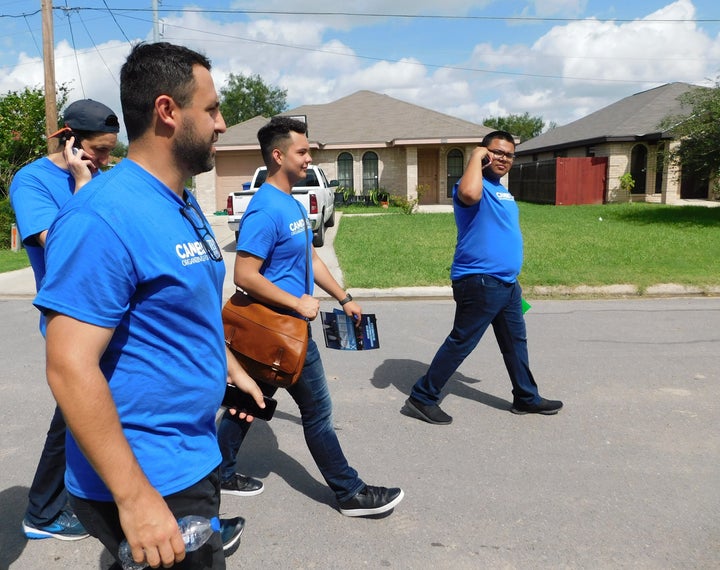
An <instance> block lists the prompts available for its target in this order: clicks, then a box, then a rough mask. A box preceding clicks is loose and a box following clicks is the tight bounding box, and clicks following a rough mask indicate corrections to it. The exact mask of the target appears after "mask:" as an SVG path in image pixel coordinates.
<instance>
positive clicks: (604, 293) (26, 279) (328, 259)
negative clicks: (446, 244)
mask: <svg viewBox="0 0 720 570" xmlns="http://www.w3.org/2000/svg"><path fill="white" fill-rule="evenodd" d="M437 212H452V208H451V207H450V206H442V205H434V206H421V209H420V213H437ZM335 219H336V223H335V226H334V227H332V228H327V230H326V232H325V245H324V246H323V247H319V248H317V252H318V255H319V256H320V258H321V259H322V260H323V261H324V262H325V265H327V266H328V269H329V270H330V272H331V273H332V274H333V277H335V279H336V280H337V281H338V283H340V284H341V285H343V284H344V280H343V274H342V269H341V268H340V264H339V263H338V259H337V256H336V255H335V250H334V248H333V242H334V240H335V235H336V234H337V230H338V227H339V226H340V222H341V220H342V213H341V212H338V213H337V214H336V218H335ZM208 220H209V221H210V225H211V226H212V228H213V231H214V232H215V236H216V238H217V241H218V243H219V244H220V248H221V249H222V251H223V258H224V260H225V266H226V269H227V271H226V274H225V284H224V287H223V296H224V297H226V298H227V297H229V296H230V295H232V293H233V292H234V291H235V286H234V284H233V265H234V262H235V236H234V235H233V233H232V231H230V228H228V225H227V216H214V215H210V216H208ZM350 292H351V293H352V295H353V297H356V298H358V299H384V298H404V299H418V298H425V299H450V298H452V288H451V287H450V286H449V285H447V286H444V287H443V286H438V287H394V288H390V289H372V288H370V289H361V288H351V289H350ZM524 292H525V295H526V296H527V297H529V298H566V297H572V298H582V299H592V298H597V297H602V298H625V297H638V296H641V295H642V296H643V297H676V296H695V297H697V296H701V297H702V296H715V295H720V286H709V287H695V286H693V287H689V286H685V285H679V284H676V283H659V284H657V285H653V286H651V287H648V288H647V289H645V291H640V290H639V289H638V287H636V286H635V285H604V286H598V287H590V286H587V285H580V286H577V287H565V286H555V287H545V286H536V287H528V288H525V289H524ZM316 296H317V297H318V298H321V299H322V298H328V296H327V294H326V293H325V292H324V291H322V290H321V289H316ZM33 297H35V278H34V276H33V272H32V269H31V268H30V267H27V268H25V269H19V270H17V271H9V272H6V273H0V299H23V298H27V299H32V298H33Z"/></svg>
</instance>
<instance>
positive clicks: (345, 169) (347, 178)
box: [337, 152, 353, 188]
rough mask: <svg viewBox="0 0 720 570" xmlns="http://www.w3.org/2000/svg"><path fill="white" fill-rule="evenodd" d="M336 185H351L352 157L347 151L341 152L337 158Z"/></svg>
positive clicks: (348, 186)
mask: <svg viewBox="0 0 720 570" xmlns="http://www.w3.org/2000/svg"><path fill="white" fill-rule="evenodd" d="M337 173H338V186H343V187H345V188H352V187H353V157H352V154H350V153H349V152H341V153H340V156H338V158H337Z"/></svg>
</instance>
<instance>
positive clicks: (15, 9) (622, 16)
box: [0, 0, 720, 125]
mask: <svg viewBox="0 0 720 570" xmlns="http://www.w3.org/2000/svg"><path fill="white" fill-rule="evenodd" d="M158 4H159V19H160V20H159V28H158V29H159V33H160V39H163V40H167V41H171V42H175V43H181V44H184V45H187V46H189V47H192V48H194V49H198V50H200V51H203V52H204V53H205V54H206V55H208V56H209V57H210V58H211V60H212V61H213V66H214V70H213V76H214V78H215V82H216V86H217V87H218V88H219V87H220V86H222V85H223V83H224V82H225V80H226V78H227V76H228V74H229V73H231V72H232V73H236V74H238V73H243V74H259V75H260V76H261V77H262V78H263V79H264V80H265V82H266V83H269V84H271V85H274V86H277V87H281V88H283V89H287V99H288V104H289V106H290V107H291V108H292V107H296V106H299V105H304V104H316V103H325V102H328V101H333V100H335V99H338V98H340V97H342V96H345V95H349V94H351V93H354V92H355V91H358V90H360V89H369V90H372V91H376V92H380V93H385V94H388V95H390V96H392V97H396V98H398V99H402V100H404V101H408V102H410V103H414V104H417V105H421V106H424V107H428V108H431V109H434V110H437V111H440V112H444V113H448V114H451V115H454V116H457V117H460V118H462V119H465V120H468V121H473V122H476V123H481V122H482V121H483V119H485V118H488V117H492V116H503V115H507V114H510V113H516V114H522V113H525V112H528V113H529V114H530V115H532V116H540V117H542V118H543V119H544V120H545V121H546V123H550V122H555V123H557V124H559V125H562V124H566V123H568V122H570V121H573V120H575V119H578V118H580V117H583V116H585V115H587V114H588V113H590V112H592V111H595V110H597V109H599V108H602V107H604V106H606V105H608V104H610V103H612V102H614V101H617V100H619V99H621V98H623V97H626V96H628V95H632V94H633V93H637V92H639V91H644V90H646V89H650V88H652V87H656V86H658V85H662V84H664V83H668V82H673V81H684V82H688V83H695V84H702V85H712V84H714V82H715V80H716V79H717V78H718V76H719V75H720V7H718V2H717V0H676V1H674V2H673V1H670V0H632V1H630V0H624V1H614V0H604V1H601V0H535V1H529V2H519V1H512V0H505V1H502V2H498V1H493V0H445V1H444V2H437V1H433V2H430V1H427V0H413V1H412V2H410V1H407V0H394V1H393V2H392V3H390V2H387V1H386V0H382V1H381V0H370V1H362V0H359V1H357V2H354V3H339V2H337V1H336V0H332V1H330V0H306V1H305V2H288V1H287V0H284V1H281V0H262V1H260V0H246V1H243V2H233V1H229V0H226V1H220V0H207V1H204V2H196V3H195V4H191V3H188V2H183V1H182V0H174V1H170V0H159V1H158ZM40 5H41V2H40V0H33V1H16V2H10V1H5V0H0V42H1V45H2V49H1V50H0V93H5V92H7V91H9V90H18V89H22V88H24V87H25V86H42V84H43V63H42V55H41V50H42V27H41V17H40ZM200 5H201V6H200ZM54 6H55V9H54V10H53V12H54V35H55V66H56V71H55V74H56V81H57V83H58V84H66V85H67V86H68V87H70V89H71V93H70V98H69V100H70V101H73V100H76V99H80V98H83V97H87V98H92V99H97V100H99V101H102V102H104V103H106V104H108V105H110V106H111V107H112V108H113V109H115V110H116V112H118V113H119V112H120V104H119V93H118V91H119V84H118V75H119V69H120V66H121V65H122V62H123V60H124V58H125V56H126V55H127V52H128V50H129V45H130V43H129V42H134V41H137V40H148V41H151V40H152V39H153V14H152V10H151V8H152V1H151V0H142V1H139V0H122V1H118V0H94V1H91V0H55V2H54ZM345 6H347V7H345ZM390 6H391V7H390ZM293 12H296V13H293ZM298 12H302V13H298ZM340 12H343V13H342V14H341V13H340Z"/></svg>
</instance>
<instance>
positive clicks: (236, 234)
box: [235, 232, 240, 243]
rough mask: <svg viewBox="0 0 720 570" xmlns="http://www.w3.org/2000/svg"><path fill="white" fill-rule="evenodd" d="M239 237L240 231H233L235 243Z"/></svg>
mask: <svg viewBox="0 0 720 570" xmlns="http://www.w3.org/2000/svg"><path fill="white" fill-rule="evenodd" d="M239 237H240V232H235V243H237V240H238V238H239Z"/></svg>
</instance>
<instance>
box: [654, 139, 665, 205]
mask: <svg viewBox="0 0 720 570" xmlns="http://www.w3.org/2000/svg"><path fill="white" fill-rule="evenodd" d="M664 170H665V144H664V143H660V144H659V145H658V146H657V154H656V156H655V194H662V186H663V171H664Z"/></svg>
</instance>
